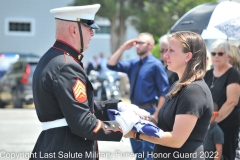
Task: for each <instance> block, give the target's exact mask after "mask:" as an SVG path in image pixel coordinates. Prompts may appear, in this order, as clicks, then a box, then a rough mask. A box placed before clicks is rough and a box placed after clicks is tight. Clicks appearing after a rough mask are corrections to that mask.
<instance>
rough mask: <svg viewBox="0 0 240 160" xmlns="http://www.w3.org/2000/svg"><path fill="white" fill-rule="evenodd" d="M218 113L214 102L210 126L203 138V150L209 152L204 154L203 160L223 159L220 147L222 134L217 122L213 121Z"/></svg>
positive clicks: (222, 140) (221, 145)
mask: <svg viewBox="0 0 240 160" xmlns="http://www.w3.org/2000/svg"><path fill="white" fill-rule="evenodd" d="M218 114H219V113H218V106H217V104H216V103H214V110H213V114H212V118H211V121H210V128H209V130H208V131H207V134H206V137H205V140H204V142H203V146H204V152H206V153H209V154H208V156H207V155H206V156H205V160H223V158H222V148H223V144H224V134H223V131H222V130H221V128H220V127H219V126H218V124H217V122H215V119H216V118H217V116H218Z"/></svg>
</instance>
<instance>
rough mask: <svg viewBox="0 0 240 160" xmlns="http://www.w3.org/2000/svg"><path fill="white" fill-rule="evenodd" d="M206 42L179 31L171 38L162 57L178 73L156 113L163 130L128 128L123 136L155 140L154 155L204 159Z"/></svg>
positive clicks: (208, 103) (208, 110)
mask: <svg viewBox="0 0 240 160" xmlns="http://www.w3.org/2000/svg"><path fill="white" fill-rule="evenodd" d="M206 56H207V53H206V46H205V42H204V40H203V39H202V38H201V36H200V35H198V34H196V33H194V32H189V31H181V32H176V33H174V34H173V36H172V37H171V39H170V42H169V46H168V50H167V52H166V53H165V54H164V57H165V58H166V60H167V65H168V69H169V70H171V71H173V72H176V73H177V74H178V77H179V80H178V81H177V82H176V83H174V85H173V86H172V87H171V89H170V91H169V93H168V94H167V96H166V100H165V103H164V105H163V106H162V107H161V109H160V111H159V114H158V117H154V118H155V119H156V120H157V121H158V124H157V126H158V127H159V128H161V129H162V130H163V131H164V133H163V137H162V138H155V137H151V136H147V135H145V134H140V133H138V132H136V133H135V132H133V131H132V132H130V133H129V134H127V135H126V137H133V138H135V139H137V140H144V141H149V142H152V143H154V144H155V148H154V151H153V153H149V154H148V155H147V156H152V158H153V159H186V158H187V159H204V158H205V155H204V149H203V141H204V137H205V134H206V132H207V130H208V127H209V122H210V119H211V116H212V112H213V101H212V96H211V92H210V90H209V88H208V86H207V85H206V83H205V82H204V80H203V77H204V75H205V72H206Z"/></svg>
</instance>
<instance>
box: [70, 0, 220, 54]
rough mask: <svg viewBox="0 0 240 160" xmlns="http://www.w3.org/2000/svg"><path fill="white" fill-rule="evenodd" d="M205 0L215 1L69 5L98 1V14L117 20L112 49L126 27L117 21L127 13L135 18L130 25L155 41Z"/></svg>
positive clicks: (116, 0) (109, 0) (108, 0)
mask: <svg viewBox="0 0 240 160" xmlns="http://www.w3.org/2000/svg"><path fill="white" fill-rule="evenodd" d="M209 2H216V0H75V1H74V3H73V5H89V4H95V3H99V4H101V8H100V10H99V11H98V12H97V15H98V16H101V17H105V18H107V19H109V20H110V22H111V23H118V22H119V25H115V26H114V27H113V28H111V30H112V31H111V36H114V35H113V34H116V35H115V37H114V38H116V37H118V38H120V39H121V40H120V41H117V42H115V43H116V46H114V44H112V46H114V50H115V49H116V48H118V47H119V46H120V45H121V43H122V42H123V41H124V40H125V39H124V36H122V35H123V34H124V35H125V33H123V32H125V27H126V26H124V25H125V24H124V23H123V22H121V21H120V20H123V19H124V20H126V19H127V18H128V17H129V16H135V17H137V19H138V20H132V24H134V25H135V26H136V28H137V30H138V31H139V32H149V33H151V34H153V35H154V39H155V42H156V44H157V43H158V39H159V37H160V36H162V35H164V34H166V33H167V32H168V31H169V30H170V28H171V27H172V26H173V25H174V23H175V22H176V21H177V20H178V19H179V18H180V17H181V16H183V15H184V14H185V13H186V12H187V11H189V10H190V9H192V8H193V7H195V6H197V5H200V4H203V3H209ZM121 4H122V5H121ZM156 46H157V45H156ZM155 48H156V47H155ZM155 50H157V49H155ZM155 50H154V51H155ZM158 52H159V51H158ZM155 54H156V55H157V53H154V55H155Z"/></svg>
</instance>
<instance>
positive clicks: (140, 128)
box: [107, 109, 164, 138]
mask: <svg viewBox="0 0 240 160" xmlns="http://www.w3.org/2000/svg"><path fill="white" fill-rule="evenodd" d="M107 113H108V117H109V119H110V120H115V118H116V116H121V112H119V111H117V110H115V109H108V110H107ZM132 130H133V131H135V132H139V133H142V134H146V135H148V136H152V137H158V138H162V137H163V136H164V134H163V130H161V129H160V128H158V127H157V126H156V125H155V124H153V123H152V122H149V121H147V120H144V119H140V120H139V121H138V122H137V123H136V124H135V125H134V126H133V128H132Z"/></svg>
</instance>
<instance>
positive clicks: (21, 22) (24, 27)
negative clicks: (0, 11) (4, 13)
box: [5, 18, 35, 36]
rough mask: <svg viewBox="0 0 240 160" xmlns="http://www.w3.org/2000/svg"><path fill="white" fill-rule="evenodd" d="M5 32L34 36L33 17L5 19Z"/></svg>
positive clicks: (11, 34) (14, 34) (10, 34)
mask: <svg viewBox="0 0 240 160" xmlns="http://www.w3.org/2000/svg"><path fill="white" fill-rule="evenodd" d="M5 34H6V35H8V36H34V35H35V21H34V20H33V19H19V18H8V19H6V20H5Z"/></svg>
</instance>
